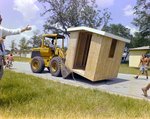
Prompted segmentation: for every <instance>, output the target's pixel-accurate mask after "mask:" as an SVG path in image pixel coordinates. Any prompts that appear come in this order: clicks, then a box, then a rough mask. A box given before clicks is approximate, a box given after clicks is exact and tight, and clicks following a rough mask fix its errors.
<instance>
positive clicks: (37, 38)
mask: <svg viewBox="0 0 150 119" xmlns="http://www.w3.org/2000/svg"><path fill="white" fill-rule="evenodd" d="M33 34H34V35H33V37H32V38H31V39H30V40H29V41H28V43H29V44H31V45H32V48H37V47H40V44H41V42H42V35H41V34H40V31H39V30H36V31H33Z"/></svg>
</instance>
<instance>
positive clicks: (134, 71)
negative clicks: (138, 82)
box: [119, 63, 150, 76]
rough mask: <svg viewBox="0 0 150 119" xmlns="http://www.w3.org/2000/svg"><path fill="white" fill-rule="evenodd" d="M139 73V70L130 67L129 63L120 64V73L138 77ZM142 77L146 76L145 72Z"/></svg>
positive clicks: (149, 72)
mask: <svg viewBox="0 0 150 119" xmlns="http://www.w3.org/2000/svg"><path fill="white" fill-rule="evenodd" d="M138 72H139V68H135V67H129V64H128V63H121V64H120V68H119V73H123V74H134V75H137V74H138ZM148 74H149V76H150V70H148ZM140 75H143V76H145V75H146V74H145V72H144V74H142V72H141V74H140Z"/></svg>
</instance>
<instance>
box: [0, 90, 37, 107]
mask: <svg viewBox="0 0 150 119" xmlns="http://www.w3.org/2000/svg"><path fill="white" fill-rule="evenodd" d="M36 97H38V94H37V93H36V92H30V93H29V92H25V93H19V92H18V93H16V94H12V95H9V96H1V97H0V107H9V105H13V103H15V104H16V103H18V104H24V103H29V102H30V101H31V100H32V99H34V98H36Z"/></svg>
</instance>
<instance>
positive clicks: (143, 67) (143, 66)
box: [134, 54, 148, 80]
mask: <svg viewBox="0 0 150 119" xmlns="http://www.w3.org/2000/svg"><path fill="white" fill-rule="evenodd" d="M141 63H142V65H141V67H140V64H141ZM147 64H148V59H147V58H146V54H143V55H142V59H141V60H140V63H139V66H138V67H140V70H139V72H138V75H137V76H136V77H134V78H135V79H137V78H138V77H139V75H140V73H141V71H142V70H143V69H144V70H145V73H146V80H147V79H148V72H147Z"/></svg>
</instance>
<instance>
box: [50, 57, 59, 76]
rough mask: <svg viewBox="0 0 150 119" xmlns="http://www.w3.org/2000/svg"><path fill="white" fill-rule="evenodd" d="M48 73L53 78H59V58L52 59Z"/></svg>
mask: <svg viewBox="0 0 150 119" xmlns="http://www.w3.org/2000/svg"><path fill="white" fill-rule="evenodd" d="M50 72H51V74H52V75H53V76H57V77H58V76H61V58H60V57H54V58H52V60H51V63H50Z"/></svg>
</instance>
